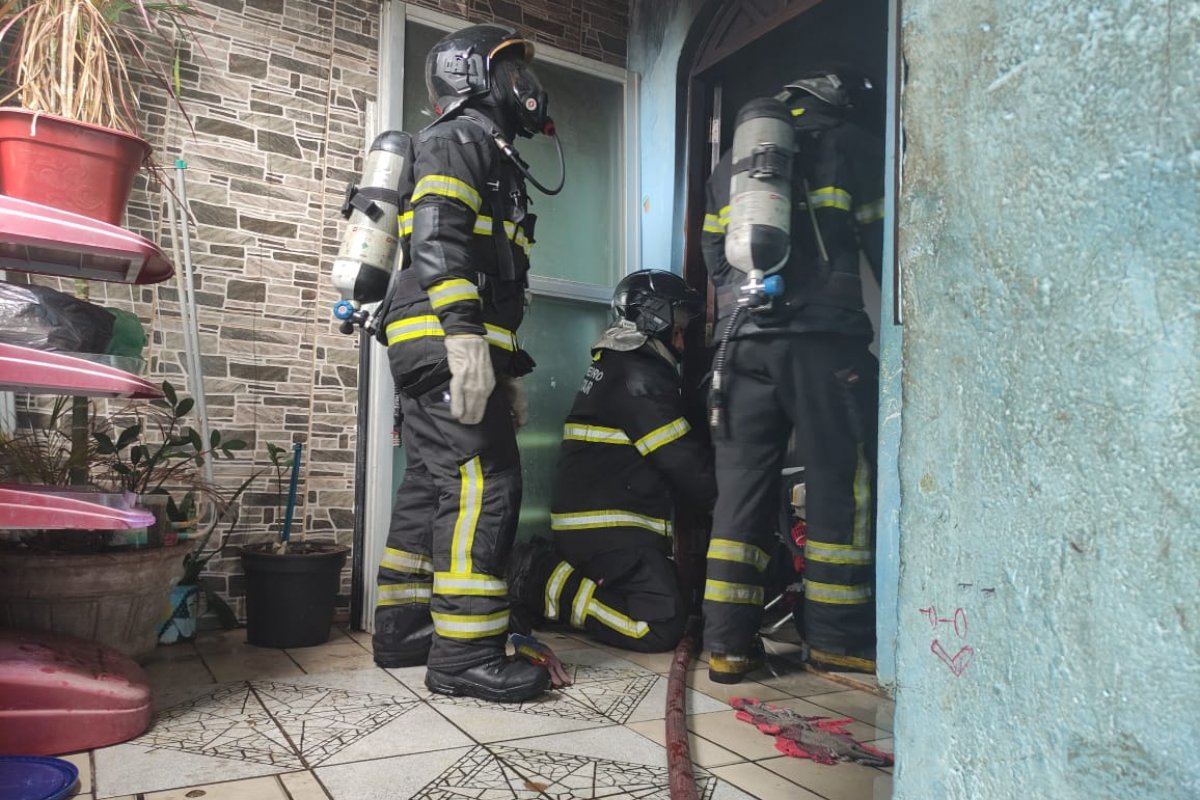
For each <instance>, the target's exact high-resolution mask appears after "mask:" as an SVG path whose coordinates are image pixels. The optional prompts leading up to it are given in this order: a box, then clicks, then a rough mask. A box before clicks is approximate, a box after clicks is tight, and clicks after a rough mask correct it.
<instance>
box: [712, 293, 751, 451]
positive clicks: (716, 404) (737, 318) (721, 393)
mask: <svg viewBox="0 0 1200 800" xmlns="http://www.w3.org/2000/svg"><path fill="white" fill-rule="evenodd" d="M745 311H746V307H745V306H738V307H737V308H735V309H734V310H733V314H732V315H731V316H730V317H729V323H728V324H727V325H726V326H725V330H724V331H723V332H722V333H721V343H720V344H719V345H718V346H717V354H716V356H714V357H713V377H712V389H711V391H710V392H709V394H708V424H709V427H711V428H713V429H714V430H716V429H717V428H718V427H720V425H721V421H722V417H721V411H722V410H723V409H724V408H725V360H726V358H727V357H728V353H729V340H730V339H732V338H733V334H734V331H736V330H737V327H738V324H739V323H740V322H741V321H742V314H744V313H745Z"/></svg>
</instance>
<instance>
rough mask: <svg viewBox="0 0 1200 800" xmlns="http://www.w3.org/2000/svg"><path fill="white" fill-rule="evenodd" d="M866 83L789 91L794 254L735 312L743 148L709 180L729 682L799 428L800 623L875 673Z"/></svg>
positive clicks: (820, 661)
mask: <svg viewBox="0 0 1200 800" xmlns="http://www.w3.org/2000/svg"><path fill="white" fill-rule="evenodd" d="M869 88H870V84H869V82H867V81H865V80H864V79H863V78H861V77H854V76H850V75H845V74H843V75H838V74H833V73H826V72H817V73H812V74H809V75H806V76H804V77H802V78H800V79H798V80H796V81H793V82H792V83H789V84H788V85H787V86H786V87H785V89H784V91H783V93H782V94H780V95H779V96H778V99H779V100H781V101H783V106H784V107H786V110H784V107H780V108H781V112H782V113H783V115H784V118H785V119H786V117H787V116H788V115H789V114H790V117H791V120H792V127H793V129H794V134H795V139H794V147H795V154H794V158H793V161H792V172H791V174H792V182H791V202H792V205H791V220H790V251H787V252H786V261H785V262H784V266H783V267H782V269H780V271H779V272H778V274H779V275H780V277H781V278H782V280H783V292H782V295H781V296H779V297H777V298H775V299H774V300H773V302H770V303H769V305H767V306H766V307H762V306H760V307H759V309H758V310H756V311H749V313H746V312H747V309H743V310H742V312H739V313H737V314H736V315H735V313H734V312H735V309H737V307H738V297H739V293H741V294H742V296H743V297H744V296H746V293H745V289H744V288H743V287H744V285H745V284H746V279H747V275H746V274H745V273H744V272H742V271H740V270H739V269H735V268H734V267H733V266H732V265H731V264H730V263H729V261H728V260H727V258H726V249H725V245H726V233H727V229H729V226H730V224H731V223H730V219H731V215H730V178H731V174H732V173H733V171H734V169H735V166H734V165H733V163H732V161H731V155H730V153H728V152H727V153H726V154H725V155H724V156H723V157H722V159H721V161H720V163H719V164H718V166H717V168H716V170H715V172H714V173H713V175H712V177H711V178H710V180H709V183H708V209H707V211H708V213H707V215H706V216H705V220H704V229H703V230H704V233H703V238H702V248H703V251H704V258H705V262H706V263H707V265H708V269H709V272H710V274H711V276H712V279H713V281H714V283H715V284H716V286H717V314H718V318H719V322H718V327H717V331H718V337H721V336H723V335H726V334H727V335H728V337H729V343H728V350H727V359H726V361H727V363H726V366H725V367H724V375H723V376H722V377H723V380H722V381H721V386H720V390H719V394H717V395H716V398H719V404H720V409H719V411H718V412H717V413H718V415H719V420H718V421H717V422H716V424H715V427H714V430H713V440H714V445H715V447H716V463H717V486H718V499H717V505H716V510H715V512H714V519H713V534H712V536H713V538H712V540H711V542H710V546H709V550H708V568H707V581H706V584H705V591H704V619H705V628H704V644H705V647H706V648H708V649H710V650H711V651H713V654H714V655H713V658H712V660H711V662H710V667H709V670H710V675H711V677H712V679H713V680H716V681H720V682H724V683H736V682H737V681H739V680H741V678H742V677H743V676H744V675H745V674H746V673H747V672H749V671H750V670H751V669H753V668H754V667H755V666H756V661H757V653H756V651H757V650H758V648H759V647H761V645H760V644H759V643H758V642H757V641H756V639H755V636H756V632H757V631H758V629H759V625H760V623H761V620H762V613H763V612H762V606H763V571H764V569H765V566H766V563H767V560H768V555H767V554H768V551H769V548H770V547H771V543H772V542H773V531H774V530H775V528H776V525H777V517H778V513H779V504H780V496H781V495H780V492H781V484H780V481H781V477H780V470H781V467H782V466H784V458H785V456H786V454H787V453H786V451H787V449H788V443H789V436H791V437H793V439H794V447H795V451H796V455H797V456H798V462H799V463H800V464H803V465H804V467H805V475H806V482H807V497H808V542H807V545H806V548H805V559H806V563H807V567H806V573H805V594H804V605H803V613H802V622H800V621H799V620H800V617H801V614H800V613H799V611H798V612H797V618H798V624H800V625H801V631H802V634H803V636H804V639H805V641H806V642H807V644H808V645H809V646H810V649H811V655H810V660H811V661H812V663H814V664H816V665H820V666H825V667H832V668H838V669H852V670H863V671H874V653H875V613H874V569H875V567H874V545H875V541H874V538H875V537H874V531H875V498H874V457H875V440H876V435H877V434H876V427H877V426H876V419H875V416H876V407H877V404H878V388H877V386H878V362H877V361H876V360H875V358H874V356H872V355H871V354H870V352H869V351H868V349H867V348H868V346H869V345H870V342H871V340H872V334H873V332H872V329H871V323H870V320H869V318H868V316H867V314H866V312H865V311H864V309H863V292H862V285H861V280H860V277H859V253H860V250H861V251H862V252H863V253H865V255H866V256H867V260H868V261H869V263H870V266H871V268H872V270H873V271H874V273H875V276H876V278H877V279H878V277H879V272H880V262H881V251H882V242H883V223H882V220H883V157H882V146H881V144H880V142H879V141H878V140H877V139H876V138H875V137H873V136H872V135H871V134H869V133H867V132H866V131H865V130H864V129H863V128H861V127H859V126H857V125H855V124H853V123H851V122H850V121H849V120H848V119H847V111H848V110H849V109H850V108H851V107H852V106H853V105H854V103H855V95H856V93H857V92H859V91H865V90H866V89H869ZM785 130H786V127H785ZM735 136H736V134H735ZM785 213H786V212H785ZM730 232H731V230H730ZM731 322H734V323H735V324H734V326H733V329H732V330H730V323H731ZM718 360H719V359H718Z"/></svg>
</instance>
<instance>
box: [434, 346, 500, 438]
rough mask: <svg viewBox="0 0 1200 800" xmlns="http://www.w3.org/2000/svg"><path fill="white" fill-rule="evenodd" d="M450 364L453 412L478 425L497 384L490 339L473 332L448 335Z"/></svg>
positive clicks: (459, 418) (465, 423)
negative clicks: (489, 346)
mask: <svg viewBox="0 0 1200 800" xmlns="http://www.w3.org/2000/svg"><path fill="white" fill-rule="evenodd" d="M446 360H447V361H448V362H449V364H450V413H451V414H453V415H454V418H455V419H457V420H458V421H459V422H461V423H463V424H464V425H478V424H479V422H480V420H482V419H483V412H484V411H485V410H486V408H487V401H488V398H489V397H490V396H491V394H492V389H494V388H496V375H495V373H494V372H493V371H492V356H491V353H490V351H489V350H488V343H487V339H485V338H483V337H482V336H479V335H476V334H473V333H456V334H452V335H450V336H447V337H446Z"/></svg>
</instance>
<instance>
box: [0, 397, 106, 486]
mask: <svg viewBox="0 0 1200 800" xmlns="http://www.w3.org/2000/svg"><path fill="white" fill-rule="evenodd" d="M72 411H73V409H72V403H71V398H68V397H59V398H56V399H55V401H54V404H53V405H52V406H51V407H50V409H49V410H48V411H47V412H46V413H45V415H44V416H43V417H40V418H39V420H38V422H37V424H30V425H26V426H22V427H20V428H17V429H16V430H14V431H12V432H11V433H5V432H0V483H20V484H41V485H45V486H66V485H68V484H69V483H70V482H71V481H70V477H71V471H72V469H73V468H74V467H75V465H76V464H77V463H79V462H82V463H85V464H86V463H87V462H89V461H90V460H91V459H92V458H93V457H94V456H95V443H94V442H92V441H91V440H90V439H88V440H85V441H84V447H83V451H82V452H76V453H74V454H73V453H72V446H73V445H72V424H73V420H72V418H71V415H72ZM93 414H94V409H93V408H91V407H90V406H89V416H90V415H93Z"/></svg>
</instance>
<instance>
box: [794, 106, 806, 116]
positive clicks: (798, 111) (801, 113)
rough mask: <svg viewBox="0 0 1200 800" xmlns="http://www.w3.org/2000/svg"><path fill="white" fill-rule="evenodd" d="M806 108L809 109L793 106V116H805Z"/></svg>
mask: <svg viewBox="0 0 1200 800" xmlns="http://www.w3.org/2000/svg"><path fill="white" fill-rule="evenodd" d="M806 110H807V109H803V108H793V109H792V116H793V117H803V116H804V112H805V111H806Z"/></svg>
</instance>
